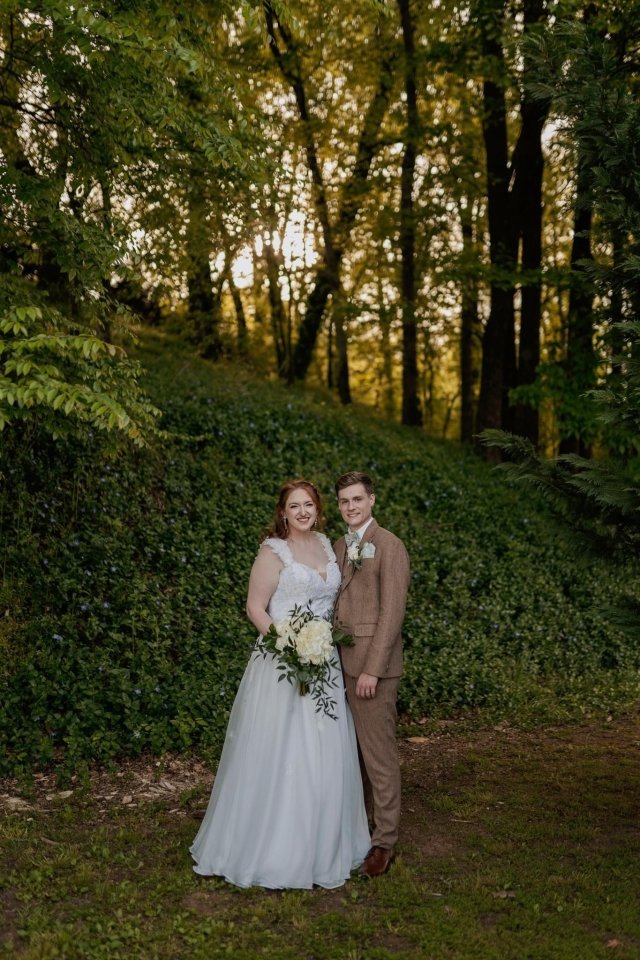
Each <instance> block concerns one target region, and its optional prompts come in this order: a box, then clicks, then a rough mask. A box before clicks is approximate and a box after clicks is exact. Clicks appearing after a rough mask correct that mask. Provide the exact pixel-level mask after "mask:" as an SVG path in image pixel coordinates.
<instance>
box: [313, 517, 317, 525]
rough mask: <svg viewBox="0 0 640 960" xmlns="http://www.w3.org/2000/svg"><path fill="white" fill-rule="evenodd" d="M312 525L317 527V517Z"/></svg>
mask: <svg viewBox="0 0 640 960" xmlns="http://www.w3.org/2000/svg"><path fill="white" fill-rule="evenodd" d="M313 525H314V527H317V526H318V518H317V517H316V518H315V520H314V521H313Z"/></svg>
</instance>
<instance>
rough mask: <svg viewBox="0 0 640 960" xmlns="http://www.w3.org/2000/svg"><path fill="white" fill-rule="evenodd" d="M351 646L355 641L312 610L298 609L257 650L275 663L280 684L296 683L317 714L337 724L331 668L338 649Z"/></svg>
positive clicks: (271, 629)
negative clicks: (283, 681)
mask: <svg viewBox="0 0 640 960" xmlns="http://www.w3.org/2000/svg"><path fill="white" fill-rule="evenodd" d="M352 645H353V638H352V637H350V636H348V635H347V634H346V633H344V631H343V630H339V629H337V628H335V627H332V625H331V624H330V623H329V621H328V620H324V619H323V618H322V617H317V616H316V615H315V614H314V612H313V610H312V609H311V607H310V606H308V605H307V606H300V605H296V606H295V607H294V608H293V610H291V611H290V612H289V615H288V616H287V617H285V619H284V620H281V621H279V622H278V623H272V624H271V626H270V627H269V629H268V630H267V632H266V633H265V634H264V635H262V636H260V637H259V638H258V641H257V644H256V648H257V650H258V651H259V652H260V653H261V654H262V656H263V657H265V658H266V657H268V656H269V655H271V656H272V657H273V658H274V659H275V661H276V670H277V671H278V672H279V674H280V676H279V677H278V682H280V681H281V680H287V681H288V682H289V683H297V685H298V692H299V693H300V695H301V696H306V695H307V694H310V695H311V697H312V699H313V700H314V701H315V705H316V712H317V713H323V714H325V716H327V717H329V719H330V720H336V719H337V717H336V714H335V713H334V710H335V707H336V702H335V700H334V699H333V698H332V696H331V687H333V688H334V689H335V687H336V686H337V680H336V678H335V677H332V675H331V665H332V664H334V665H335V664H336V663H337V660H336V656H337V655H336V647H337V646H344V647H348V646H352Z"/></svg>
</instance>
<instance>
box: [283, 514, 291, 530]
mask: <svg viewBox="0 0 640 960" xmlns="http://www.w3.org/2000/svg"><path fill="white" fill-rule="evenodd" d="M282 522H283V524H284V528H285V530H286V529H287V524H288V523H289V521H288V520H287V518H286V517H283V518H282Z"/></svg>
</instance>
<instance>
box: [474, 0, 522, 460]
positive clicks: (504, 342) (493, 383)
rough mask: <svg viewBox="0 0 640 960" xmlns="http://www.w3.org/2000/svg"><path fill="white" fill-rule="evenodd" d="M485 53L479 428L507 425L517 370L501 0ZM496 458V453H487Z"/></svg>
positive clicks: (486, 26) (490, 18)
mask: <svg viewBox="0 0 640 960" xmlns="http://www.w3.org/2000/svg"><path fill="white" fill-rule="evenodd" d="M482 14H483V15H482V17H481V23H480V26H481V34H482V49H483V54H484V57H485V60H486V63H487V64H488V66H487V70H489V71H490V76H487V77H486V78H485V80H484V83H483V107H484V109H483V116H482V133H483V138H484V144H485V152H486V163H487V212H488V220H489V255H490V260H491V284H490V290H491V307H490V312H489V319H488V320H487V325H486V328H485V331H484V337H483V344H482V379H481V385H480V398H479V401H478V416H477V429H478V431H482V430H485V429H487V428H489V427H495V428H500V427H502V426H503V423H504V420H503V410H504V407H505V394H506V391H507V390H508V387H509V372H508V371H509V368H511V367H512V366H513V356H514V352H515V351H514V347H513V337H514V331H515V316H514V305H513V297H514V286H513V277H514V274H515V269H516V255H517V232H516V230H515V226H514V221H513V211H512V208H511V200H510V195H509V180H510V172H509V166H508V144H507V111H506V103H505V83H506V79H505V74H506V67H505V62H504V52H503V49H502V41H501V31H502V24H503V17H504V9H503V4H502V0H493V2H492V3H491V4H487V6H486V8H484V7H483V9H482ZM485 454H486V455H487V456H488V458H489V459H496V452H495V450H493V449H490V450H489V451H485Z"/></svg>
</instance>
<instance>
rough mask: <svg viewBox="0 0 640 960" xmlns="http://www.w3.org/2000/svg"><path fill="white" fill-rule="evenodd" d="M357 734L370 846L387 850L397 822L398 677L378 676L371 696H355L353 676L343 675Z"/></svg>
mask: <svg viewBox="0 0 640 960" xmlns="http://www.w3.org/2000/svg"><path fill="white" fill-rule="evenodd" d="M344 680H345V687H346V691H347V700H348V702H349V707H350V708H351V713H352V715H353V722H354V724H355V728H356V734H357V737H358V747H359V749H360V768H361V770H362V782H363V786H364V798H365V804H366V806H367V813H368V814H369V815H373V822H374V825H375V826H374V830H373V835H372V837H371V846H372V847H384V848H385V849H386V850H390V849H391V848H392V847H394V846H395V844H396V842H397V840H398V825H399V823H400V763H399V760H398V744H397V741H396V718H397V712H396V698H397V695H398V687H399V685H400V677H387V678H385V677H381V678H380V679H379V680H378V686H377V687H376V695H375V697H373V699H371V700H361V699H360V698H359V697H356V677H350V676H349V675H348V674H347V673H345V675H344Z"/></svg>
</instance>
